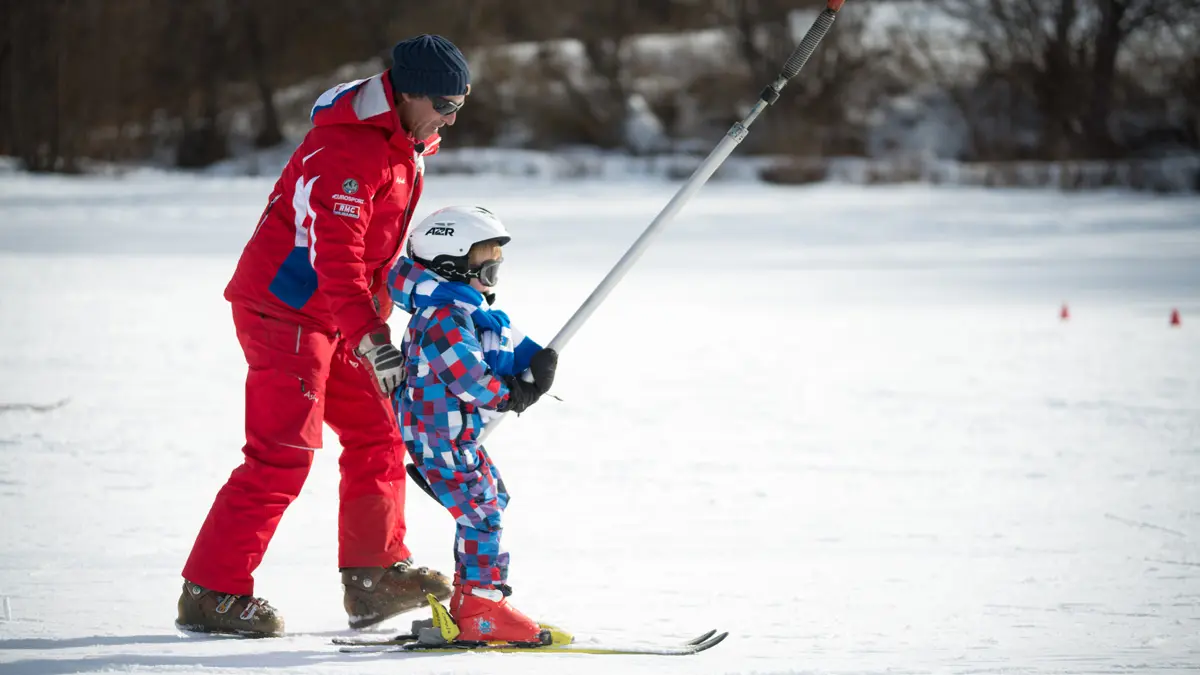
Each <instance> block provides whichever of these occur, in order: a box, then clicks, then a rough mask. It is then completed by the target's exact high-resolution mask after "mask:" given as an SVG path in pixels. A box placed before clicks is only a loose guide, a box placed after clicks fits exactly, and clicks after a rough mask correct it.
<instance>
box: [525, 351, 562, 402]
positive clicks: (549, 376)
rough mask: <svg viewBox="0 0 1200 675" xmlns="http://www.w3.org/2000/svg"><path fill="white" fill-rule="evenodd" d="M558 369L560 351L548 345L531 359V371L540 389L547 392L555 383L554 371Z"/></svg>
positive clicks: (534, 381)
mask: <svg viewBox="0 0 1200 675" xmlns="http://www.w3.org/2000/svg"><path fill="white" fill-rule="evenodd" d="M557 369H558V352H556V351H554V350H553V349H550V348H549V347H546V348H545V349H542V350H539V351H538V353H536V354H534V355H533V358H531V359H529V373H530V374H531V375H533V383H534V384H536V385H537V388H538V391H539V392H541V393H543V394H545V393H546V392H548V391H550V387H551V386H553V385H554V371H555V370H557Z"/></svg>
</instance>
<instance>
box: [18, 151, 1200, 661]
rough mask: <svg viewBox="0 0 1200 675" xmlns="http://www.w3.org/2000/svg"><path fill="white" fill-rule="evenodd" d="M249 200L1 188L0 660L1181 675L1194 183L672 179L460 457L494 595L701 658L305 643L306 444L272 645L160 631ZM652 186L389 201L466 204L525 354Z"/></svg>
mask: <svg viewBox="0 0 1200 675" xmlns="http://www.w3.org/2000/svg"><path fill="white" fill-rule="evenodd" d="M270 184H271V182H270V180H267V179H247V178H240V179H233V178H219V177H208V178H196V177H188V176H179V175H158V174H138V175H135V176H131V177H128V178H126V179H123V180H121V179H112V178H105V179H64V178H32V177H27V176H20V175H11V174H10V175H6V176H3V177H0V596H3V597H2V598H0V600H2V601H3V603H4V604H3V607H0V672H2V673H4V675H59V674H66V673H75V672H100V671H107V672H111V671H137V672H195V671H200V670H202V669H203V671H204V672H211V673H219V672H234V671H236V672H239V673H246V672H255V673H260V672H261V673H275V672H284V671H286V672H288V673H298V674H299V673H304V674H307V673H319V672H320V673H325V672H327V673H355V674H368V673H496V672H502V673H518V672H519V673H611V672H617V671H619V672H625V673H673V672H689V673H690V672H696V673H793V672H795V673H801V672H802V673H882V672H888V673H931V672H932V673H1000V672H1004V673H1026V672H1028V673H1084V672H1087V673H1093V672H1105V673H1110V672H1122V673H1124V672H1139V673H1143V672H1145V673H1149V672H1188V671H1191V672H1194V671H1196V670H1197V669H1200V199H1197V198H1195V197H1170V198H1161V197H1153V196H1148V195H1130V194H1122V193H1093V194H1079V195H1061V194H1054V193H1045V192H1022V191H984V190H976V189H936V188H929V187H915V186H914V187H887V188H875V189H864V188H858V187H839V186H831V185H823V186H813V187H806V188H776V187H768V186H763V185H757V184H748V183H713V184H711V185H709V186H707V187H706V188H704V190H702V191H701V193H700V195H699V196H698V197H697V198H696V200H695V201H693V202H692V203H691V204H690V205H689V206H688V207H687V208H686V209H685V210H684V212H683V213H682V214H681V216H680V217H679V218H678V219H677V220H676V221H675V222H674V223H672V224H671V227H670V228H669V230H668V231H667V232H666V233H665V234H664V236H663V238H662V239H661V240H660V241H659V242H658V243H657V244H656V245H655V247H654V248H653V249H652V250H651V251H650V253H649V254H648V255H647V256H646V258H644V259H643V261H642V262H641V263H640V264H639V265H638V267H637V268H635V270H634V272H633V274H631V275H630V276H629V277H628V278H627V279H626V280H625V282H624V283H623V284H622V285H621V286H620V287H619V288H618V289H617V291H616V292H615V293H614V294H613V296H612V297H611V298H610V300H609V302H608V303H607V304H606V305H605V306H604V307H603V308H602V309H601V310H600V311H599V312H598V313H597V314H596V315H595V316H594V318H593V320H592V322H591V323H589V324H588V325H587V326H585V327H584V329H583V330H582V331H581V332H580V333H579V334H578V336H577V338H576V340H575V341H574V342H573V343H571V345H570V347H569V348H568V349H567V350H566V351H565V352H564V354H563V357H562V363H561V367H560V376H559V378H560V379H559V383H558V385H557V393H558V395H559V396H561V397H562V398H563V401H562V402H561V403H560V402H556V401H549V402H545V403H542V404H540V405H539V406H538V407H536V408H534V409H533V410H531V411H530V412H529V413H527V414H526V415H523V416H522V417H520V418H519V419H512V420H508V421H507V422H506V423H505V425H504V427H503V428H501V429H499V430H497V432H496V434H495V436H494V437H493V438H492V440H491V443H490V444H489V447H490V449H491V451H492V454H493V456H494V457H495V458H496V459H497V461H498V463H499V464H500V466H501V469H502V470H503V472H504V474H505V477H506V482H507V483H508V485H509V486H510V489H511V490H512V492H513V495H514V498H513V502H512V504H511V507H510V510H509V512H508V514H507V516H506V525H507V527H506V533H505V541H506V546H507V547H508V548H509V549H510V550H511V551H512V564H513V568H512V579H511V581H512V583H513V586H514V587H515V589H516V595H515V596H514V598H513V600H514V602H515V603H517V605H518V606H519V607H521V608H522V609H524V610H526V611H527V612H529V613H530V614H532V615H534V616H536V617H538V618H541V619H543V620H548V621H552V622H555V623H558V624H560V625H564V626H567V627H569V628H571V629H574V630H575V632H576V633H577V634H579V635H580V636H583V637H592V638H596V639H618V638H632V639H639V636H645V637H646V638H647V639H649V638H650V637H652V636H661V637H670V638H683V637H689V636H691V635H693V634H696V633H699V632H701V631H703V630H706V629H708V628H721V629H723V630H728V631H730V632H731V637H730V638H729V639H728V640H727V641H726V642H725V643H724V644H722V645H721V646H719V647H717V648H716V649H714V650H712V651H710V652H706V653H704V654H702V655H699V656H695V657H687V658H671V657H657V658H655V657H592V656H558V655H541V656H535V655H502V654H487V655H484V654H461V655H449V656H446V655H441V656H430V655H371V656H361V655H346V654H340V653H338V652H337V651H336V648H334V647H333V646H332V645H330V644H329V643H328V640H329V638H330V637H331V636H334V635H343V634H349V633H350V631H348V630H346V629H345V623H344V620H345V616H344V614H343V613H342V610H341V590H340V586H339V578H338V574H337V570H336V569H335V564H336V563H335V541H336V539H335V525H336V517H335V513H336V510H335V499H336V487H337V465H336V457H337V450H336V448H337V445H336V440H335V439H334V438H333V437H332V435H330V436H327V438H326V447H327V449H326V450H324V451H322V452H321V453H319V456H318V458H317V466H316V467H315V468H314V471H313V473H312V477H311V479H310V482H309V484H308V486H307V489H306V492H305V493H304V494H303V495H302V496H301V497H300V499H299V500H298V501H297V502H296V504H295V505H294V506H293V507H292V508H291V510H290V511H289V512H288V514H287V516H286V517H285V518H284V520H283V523H282V526H281V527H280V530H279V533H278V535H277V537H276V539H275V541H274V543H273V544H272V547H271V549H270V551H269V552H268V554H267V558H266V560H265V562H264V564H263V566H262V568H260V571H259V573H258V588H257V591H258V592H259V594H261V595H264V596H265V597H267V598H269V599H270V600H271V602H272V603H273V604H275V605H276V606H277V607H279V608H280V609H281V610H282V611H283V612H284V614H285V616H286V617H287V621H288V626H289V628H290V629H291V630H292V631H294V635H293V636H291V637H288V638H284V639H278V640H262V641H248V640H234V639H197V638H190V637H183V636H180V635H179V634H177V633H176V631H175V629H174V627H173V625H172V620H173V618H174V611H175V608H174V605H175V600H176V598H177V595H178V592H179V584H180V580H179V569H180V567H181V566H182V564H183V561H184V558H185V557H186V555H187V552H188V550H189V547H190V545H191V542H192V539H193V537H194V536H195V534H196V531H197V529H198V528H199V526H200V523H201V521H202V519H203V517H204V514H205V512H206V511H207V509H208V506H209V504H210V502H211V499H212V497H213V495H214V494H215V492H216V490H217V488H218V487H219V486H220V484H221V483H222V482H223V481H224V479H225V478H226V476H227V475H228V473H229V471H230V470H232V469H233V467H234V466H235V465H236V464H237V463H238V461H239V457H240V455H239V452H238V451H239V448H240V445H241V443H242V437H241V429H242V419H241V414H242V408H241V406H242V384H243V378H244V362H243V361H242V357H241V353H240V351H239V349H238V347H237V343H236V340H235V339H234V335H233V330H232V326H231V322H230V319H229V311H228V307H227V304H226V303H225V302H224V301H223V300H222V298H221V291H222V289H223V287H224V284H225V282H226V280H227V279H228V276H229V274H230V273H231V271H232V269H233V266H234V264H235V261H236V257H237V254H238V253H239V251H240V250H241V247H242V245H243V244H244V242H245V239H246V237H247V236H248V235H249V233H250V232H251V230H252V229H253V226H254V223H255V221H256V219H257V217H258V215H259V212H260V211H261V209H262V207H263V204H264V201H265V198H266V196H267V193H268V191H269V188H270ZM675 187H676V186H675V185H673V184H669V183H663V182H658V181H653V180H651V181H624V182H603V183H602V182H575V183H553V182H522V181H519V180H515V179H513V180H509V179H497V178H486V177H473V178H460V177H436V178H435V179H434V180H432V181H431V185H430V186H429V188H428V191H427V193H426V196H425V198H424V200H423V202H422V207H421V213H419V214H418V215H421V214H423V213H424V212H427V211H429V210H432V209H433V208H435V207H438V206H442V205H446V204H450V203H464V202H466V203H470V202H475V203H479V204H483V205H486V206H488V207H489V208H491V209H492V210H494V211H495V212H497V213H498V214H500V215H501V216H502V217H503V218H504V219H505V220H506V222H507V223H508V224H509V227H510V229H511V230H513V231H514V233H515V234H516V237H517V238H516V239H515V240H514V242H513V244H512V245H511V246H510V247H509V248H507V249H506V259H507V262H506V265H505V271H504V283H503V287H502V289H501V295H500V298H501V304H502V306H504V307H505V308H506V309H508V310H509V311H510V313H511V314H512V315H513V316H514V317H515V319H516V320H517V322H518V323H519V324H520V325H522V326H523V327H525V328H526V329H527V330H528V331H529V332H530V333H532V334H534V335H535V336H541V337H542V338H543V339H544V340H549V338H550V337H552V336H553V334H554V332H555V331H556V330H557V329H558V328H559V327H560V326H561V325H562V323H563V322H564V321H565V320H566V319H567V318H568V317H569V316H570V314H571V312H572V311H574V309H575V308H576V307H577V306H578V304H579V303H580V302H581V301H582V300H583V299H584V297H586V295H587V294H588V292H590V290H591V289H592V288H593V287H594V285H595V284H596V283H597V282H598V281H599V280H600V278H601V277H602V276H603V275H604V273H605V272H606V271H607V270H608V269H609V267H610V266H611V265H612V264H613V263H614V262H615V261H616V259H617V258H618V257H619V256H620V254H621V253H622V252H623V251H624V250H625V248H626V247H627V246H628V245H629V243H631V242H632V240H633V239H634V238H635V237H636V235H637V234H638V233H639V232H640V231H641V230H642V228H643V227H644V226H645V224H646V223H648V222H649V221H650V219H651V218H652V217H653V216H654V214H655V213H657V212H658V210H659V209H660V208H661V207H662V206H663V205H664V204H665V203H666V201H667V200H668V199H669V197H670V196H671V194H672V193H673V191H674V189H675ZM1064 301H1065V302H1069V303H1070V308H1071V312H1072V315H1071V319H1070V321H1067V322H1061V321H1060V320H1059V318H1058V310H1059V306H1060V304H1061V303H1062V302H1064ZM1174 307H1178V308H1179V310H1180V312H1181V314H1182V318H1183V325H1182V326H1181V327H1178V328H1171V327H1169V326H1168V325H1167V318H1168V315H1169V313H1170V311H1171V309H1172V308H1174ZM37 406H46V407H37ZM412 492H413V494H411V496H410V499H409V511H408V512H409V521H410V535H411V538H410V541H409V543H410V545H411V546H412V548H413V549H414V550H415V551H416V553H417V556H418V560H419V562H420V563H423V564H429V565H433V566H436V567H439V568H441V569H443V570H448V569H450V567H451V549H450V544H451V540H452V523H451V520H450V518H449V517H448V516H447V515H446V514H444V513H443V512H441V511H440V510H439V508H438V507H437V506H436V505H435V504H433V503H432V502H431V501H430V500H428V499H427V498H426V497H424V495H422V494H420V493H419V492H416V491H415V490H414V491H412ZM410 618H414V617H404V619H403V620H398V621H395V622H393V623H392V624H391V625H390V626H389V630H388V631H385V632H390V631H391V630H392V629H399V628H403V627H405V626H406V623H407V620H408V619H410Z"/></svg>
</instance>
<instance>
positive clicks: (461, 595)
mask: <svg viewBox="0 0 1200 675" xmlns="http://www.w3.org/2000/svg"><path fill="white" fill-rule="evenodd" d="M450 616H451V617H452V618H453V619H454V623H455V624H457V625H458V629H459V631H461V632H460V633H459V635H458V638H457V640H458V641H460V642H520V643H525V644H549V637H550V636H549V632H548V631H544V629H543V628H542V627H541V626H538V624H537V622H536V621H534V620H533V619H530V618H529V617H527V616H525V615H524V614H522V613H521V612H520V611H519V610H517V608H515V607H513V606H512V605H510V604H508V600H507V598H505V593H504V591H502V590H500V589H498V588H479V587H478V586H457V585H456V586H455V587H454V595H453V596H452V597H451V598H450ZM543 633H545V635H543Z"/></svg>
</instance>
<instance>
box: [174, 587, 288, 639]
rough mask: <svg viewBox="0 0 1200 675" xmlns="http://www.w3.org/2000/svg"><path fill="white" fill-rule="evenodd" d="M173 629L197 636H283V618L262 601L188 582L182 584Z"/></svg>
mask: <svg viewBox="0 0 1200 675" xmlns="http://www.w3.org/2000/svg"><path fill="white" fill-rule="evenodd" d="M175 626H176V627H177V628H179V629H180V630H186V631H195V632H198V633H229V634H231V635H241V636H243V637H255V638H262V637H279V636H281V635H283V617H282V616H280V615H279V612H278V611H277V610H276V609H275V608H274V607H272V606H271V605H270V604H268V603H267V601H266V600H263V599H262V598H256V597H254V596H252V595H233V594H232V593H219V592H217V591H214V590H210V589H208V588H204V587H203V586H200V585H198V584H193V583H192V582H190V581H184V582H183V594H182V595H180V596H179V618H178V619H177V620H176V621H175Z"/></svg>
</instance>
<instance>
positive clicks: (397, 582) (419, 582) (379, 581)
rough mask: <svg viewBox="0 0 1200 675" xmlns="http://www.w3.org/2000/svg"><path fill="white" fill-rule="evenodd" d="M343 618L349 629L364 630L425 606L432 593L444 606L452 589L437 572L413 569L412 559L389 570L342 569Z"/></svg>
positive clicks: (368, 568) (403, 561)
mask: <svg viewBox="0 0 1200 675" xmlns="http://www.w3.org/2000/svg"><path fill="white" fill-rule="evenodd" d="M342 586H343V588H344V589H345V595H344V596H343V597H344V600H345V605H346V614H347V615H348V616H349V619H350V627H351V628H366V627H368V626H374V625H375V624H377V623H380V622H383V621H386V620H388V619H390V618H392V617H393V616H396V615H397V614H401V613H403V612H407V611H409V610H413V609H417V608H418V607H424V606H425V596H426V595H428V594H429V593H432V594H433V595H434V596H435V597H437V599H438V600H440V601H442V602H445V601H446V600H448V599H449V598H450V592H451V591H452V590H453V588H452V587H451V585H450V580H449V579H447V578H446V576H445V575H443V574H442V573H441V572H438V571H436V570H431V569H429V568H428V567H413V566H412V559H411V558H410V559H408V560H402V561H400V562H398V563H395V564H394V565H392V566H390V567H343V568H342Z"/></svg>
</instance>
